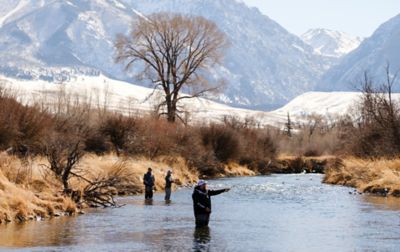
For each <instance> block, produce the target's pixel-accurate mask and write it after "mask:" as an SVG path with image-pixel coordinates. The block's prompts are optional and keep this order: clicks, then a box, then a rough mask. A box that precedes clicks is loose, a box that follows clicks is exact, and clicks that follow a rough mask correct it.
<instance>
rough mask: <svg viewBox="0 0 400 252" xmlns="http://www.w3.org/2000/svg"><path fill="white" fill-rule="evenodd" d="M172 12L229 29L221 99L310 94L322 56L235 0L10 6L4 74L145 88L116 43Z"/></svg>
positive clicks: (1, 34)
mask: <svg viewBox="0 0 400 252" xmlns="http://www.w3.org/2000/svg"><path fill="white" fill-rule="evenodd" d="M159 11H172V12H180V13H186V14H191V15H201V16H204V17H206V18H208V19H210V20H212V21H214V22H216V23H217V25H218V26H219V27H220V29H221V30H222V31H224V32H225V33H226V34H227V35H228V37H229V39H230V41H231V47H230V48H229V50H228V51H227V53H226V57H225V61H224V63H223V65H222V66H219V67H216V68H215V69H213V71H212V72H211V74H210V76H212V78H211V81H213V80H216V79H220V78H221V77H223V78H224V79H225V80H226V83H228V85H227V88H226V89H225V91H224V92H223V94H221V95H220V96H217V97H214V98H215V99H216V100H219V101H222V102H224V103H227V104H231V105H234V106H241V107H251V108H255V107H257V108H263V109H265V108H271V107H277V106H279V105H283V104H285V103H286V102H287V101H289V100H290V99H292V98H294V97H295V96H297V95H299V94H301V93H303V92H305V91H309V90H312V89H313V88H314V87H315V85H316V81H317V80H318V79H319V77H320V76H321V75H322V73H323V72H324V71H325V70H326V68H327V67H328V65H329V64H328V63H327V62H326V61H325V59H324V57H322V56H320V55H315V54H314V53H313V49H312V48H311V47H310V46H309V45H306V44H305V43H304V42H303V41H302V40H301V39H300V38H299V37H297V36H295V35H293V34H290V33H289V32H288V31H287V30H285V29H284V28H283V27H282V26H280V25H279V24H278V23H276V22H275V21H273V20H271V19H270V18H268V17H267V16H265V15H263V14H262V13H261V12H260V11H259V10H258V9H255V8H249V7H247V6H246V5H245V4H243V3H241V2H239V1H234V0H191V1H183V0H161V1H160V0H157V1H154V0H151V1H148V0H146V1H144V0H143V1H142V0H135V1H130V0H124V1H122V0H96V1H89V0H79V1H78V0H69V1H60V0H56V1H53V0H52V1H50V0H43V1H25V0H18V1H9V0H7V3H6V4H5V5H4V6H3V7H1V9H0V20H1V24H2V25H0V58H1V61H0V73H2V74H3V75H6V76H9V77H17V78H20V79H30V80H47V81H58V80H68V79H69V78H74V76H78V75H92V76H98V75H99V74H100V73H102V74H104V75H106V76H108V77H110V78H113V79H118V80H124V81H129V82H132V83H137V84H140V82H138V81H136V80H135V79H134V78H133V77H132V76H134V75H135V70H134V69H133V71H131V72H129V73H126V72H124V71H123V68H124V67H123V66H122V65H118V64H115V63H114V40H115V36H116V34H118V33H127V32H128V31H129V28H130V25H131V22H132V19H133V18H138V17H142V16H143V15H147V14H150V13H153V12H159Z"/></svg>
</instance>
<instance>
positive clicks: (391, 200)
mask: <svg viewBox="0 0 400 252" xmlns="http://www.w3.org/2000/svg"><path fill="white" fill-rule="evenodd" d="M363 200H364V201H365V202H368V203H371V204H373V205H374V206H375V207H377V208H381V209H386V210H392V211H400V200H399V198H396V197H381V196H373V195H365V196H364V197H363Z"/></svg>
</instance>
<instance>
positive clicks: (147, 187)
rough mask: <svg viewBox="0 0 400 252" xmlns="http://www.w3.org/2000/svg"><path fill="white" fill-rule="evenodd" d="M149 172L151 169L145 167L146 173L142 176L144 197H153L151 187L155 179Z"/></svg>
mask: <svg viewBox="0 0 400 252" xmlns="http://www.w3.org/2000/svg"><path fill="white" fill-rule="evenodd" d="M151 172H152V169H151V168H150V167H149V169H147V173H146V174H144V176H143V184H144V198H145V199H152V198H153V187H154V183H155V179H154V176H153V174H152V173H151Z"/></svg>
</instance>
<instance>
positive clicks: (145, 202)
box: [144, 199, 153, 206]
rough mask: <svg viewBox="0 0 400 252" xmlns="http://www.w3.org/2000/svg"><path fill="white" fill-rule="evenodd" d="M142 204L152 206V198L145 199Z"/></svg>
mask: <svg viewBox="0 0 400 252" xmlns="http://www.w3.org/2000/svg"><path fill="white" fill-rule="evenodd" d="M144 204H145V205H146V206H152V205H153V199H145V200H144Z"/></svg>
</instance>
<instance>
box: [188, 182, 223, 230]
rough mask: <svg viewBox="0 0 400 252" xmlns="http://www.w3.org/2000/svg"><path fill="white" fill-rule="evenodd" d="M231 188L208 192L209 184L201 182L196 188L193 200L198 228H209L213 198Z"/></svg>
mask: <svg viewBox="0 0 400 252" xmlns="http://www.w3.org/2000/svg"><path fill="white" fill-rule="evenodd" d="M229 190H230V189H229V188H225V189H221V190H207V183H206V182H205V181H204V180H200V181H199V182H198V183H197V186H196V187H195V188H194V191H193V194H192V199H193V209H194V217H195V219H196V227H204V226H208V222H209V220H210V214H211V198H210V197H211V196H214V195H218V194H221V193H223V192H227V191H229Z"/></svg>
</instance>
